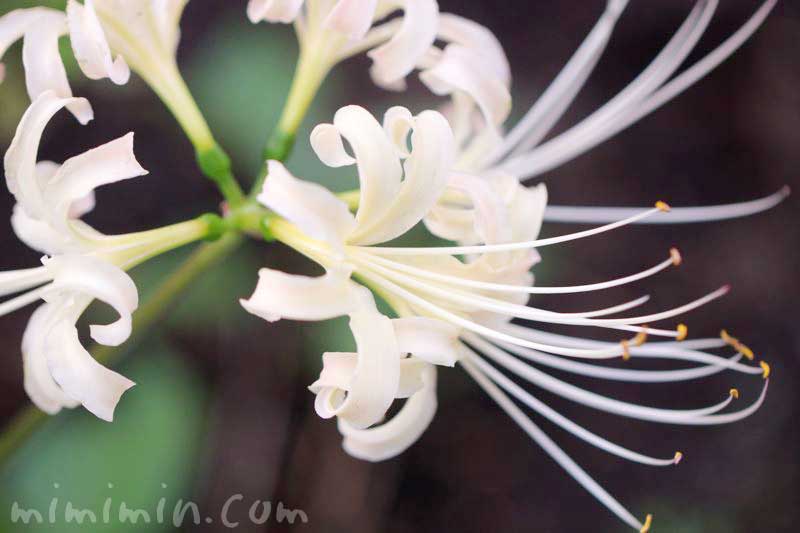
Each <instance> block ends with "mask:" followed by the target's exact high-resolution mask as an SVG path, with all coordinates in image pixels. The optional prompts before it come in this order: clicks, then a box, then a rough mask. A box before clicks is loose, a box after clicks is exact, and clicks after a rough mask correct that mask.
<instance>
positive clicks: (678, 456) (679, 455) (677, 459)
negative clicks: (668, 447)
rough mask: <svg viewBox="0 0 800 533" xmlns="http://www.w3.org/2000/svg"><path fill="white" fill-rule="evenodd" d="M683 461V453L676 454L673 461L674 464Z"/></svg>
mask: <svg viewBox="0 0 800 533" xmlns="http://www.w3.org/2000/svg"><path fill="white" fill-rule="evenodd" d="M681 461H683V453H681V452H675V459H674V460H673V462H674V463H675V464H678V463H680V462H681Z"/></svg>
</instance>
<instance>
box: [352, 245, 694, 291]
mask: <svg viewBox="0 0 800 533" xmlns="http://www.w3.org/2000/svg"><path fill="white" fill-rule="evenodd" d="M360 255H361V256H364V257H365V259H366V260H367V261H369V262H372V263H377V264H379V265H382V266H385V267H387V268H391V269H394V270H397V271H399V272H404V273H406V274H412V275H414V276H419V277H421V278H427V279H430V280H433V281H441V282H443V283H449V284H451V285H459V286H463V287H469V288H473V289H479V290H486V291H497V292H510V293H520V294H573V293H580V292H591V291H599V290H604V289H610V288H613V287H619V286H622V285H627V284H629V283H633V282H636V281H640V280H642V279H645V278H648V277H650V276H654V275H656V274H658V273H659V272H663V271H664V270H666V269H667V268H669V267H670V266H678V265H679V264H680V254H678V251H677V250H676V249H673V251H672V253H671V255H670V258H669V259H667V260H665V261H663V262H661V263H659V264H657V265H655V266H654V267H652V268H648V269H647V270H643V271H641V272H638V273H636V274H632V275H630V276H625V277H623V278H618V279H614V280H610V281H604V282H601V283H592V284H589V285H574V286H571V287H526V286H519V285H507V284H503V283H488V282H484V281H476V280H471V279H466V278H461V277H458V276H449V275H447V274H441V273H438V272H432V271H430V270H426V269H424V268H417V267H414V266H411V265H406V264H403V263H399V262H397V261H392V260H390V259H386V258H385V257H379V256H375V255H368V254H363V253H362V254H360Z"/></svg>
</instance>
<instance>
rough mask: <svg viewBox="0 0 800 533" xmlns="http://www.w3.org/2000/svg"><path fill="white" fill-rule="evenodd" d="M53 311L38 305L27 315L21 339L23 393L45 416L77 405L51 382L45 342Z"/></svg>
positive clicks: (48, 307)
mask: <svg viewBox="0 0 800 533" xmlns="http://www.w3.org/2000/svg"><path fill="white" fill-rule="evenodd" d="M53 311H54V307H53V306H52V305H51V304H47V303H45V304H42V305H41V306H39V307H38V308H37V309H36V310H35V311H34V312H33V314H32V315H31V318H30V320H29V321H28V326H27V327H26V328H25V333H24V334H23V336H22V366H23V372H24V374H25V392H26V393H27V394H28V397H30V399H31V401H32V402H33V403H34V404H35V405H36V407H38V408H39V409H41V410H42V411H44V412H45V413H47V414H49V415H54V414H56V413H58V412H59V411H61V409H63V408H65V407H66V408H68V409H72V408H74V407H77V406H78V405H79V402H77V401H75V400H74V399H72V398H70V397H69V396H67V395H66V393H64V391H63V390H61V387H59V386H58V384H57V383H56V382H55V380H53V376H52V375H51V373H50V368H49V367H48V366H47V358H46V355H45V350H44V347H45V339H46V335H47V334H48V333H49V329H50V322H51V321H52V317H53Z"/></svg>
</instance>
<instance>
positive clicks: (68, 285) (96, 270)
mask: <svg viewBox="0 0 800 533" xmlns="http://www.w3.org/2000/svg"><path fill="white" fill-rule="evenodd" d="M42 262H43V264H44V266H45V268H46V269H47V270H48V271H49V272H50V273H51V275H52V277H53V284H52V287H51V288H50V289H49V290H48V291H47V292H46V293H45V294H44V296H43V298H44V300H45V301H48V302H49V301H51V300H59V299H61V298H63V295H64V294H65V293H73V294H74V293H77V294H80V295H84V296H88V297H90V298H92V299H97V300H100V301H101V302H104V303H106V304H108V305H110V306H111V307H112V308H114V311H116V312H117V313H118V314H119V319H117V320H116V321H115V322H113V323H112V324H108V325H102V326H100V325H92V326H91V327H90V334H91V336H92V338H93V339H94V340H95V341H97V342H98V343H100V344H104V345H106V346H118V345H120V344H122V343H123V342H125V340H127V338H128V337H129V336H130V334H131V328H132V317H131V316H132V314H133V312H134V311H135V310H136V308H137V307H138V306H139V294H138V292H137V290H136V284H135V283H134V282H133V280H132V279H131V278H130V276H128V274H126V273H125V272H124V271H122V270H121V269H119V268H117V267H116V266H114V265H112V264H111V263H107V262H106V261H103V260H101V259H97V258H96V257H92V256H88V255H63V256H56V257H51V258H46V259H44V260H43V261H42Z"/></svg>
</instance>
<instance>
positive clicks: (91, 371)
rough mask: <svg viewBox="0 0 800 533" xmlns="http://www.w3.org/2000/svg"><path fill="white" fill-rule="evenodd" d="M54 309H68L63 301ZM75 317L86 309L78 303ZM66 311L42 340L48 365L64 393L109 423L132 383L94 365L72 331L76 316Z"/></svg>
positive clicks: (76, 333)
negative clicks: (63, 307) (43, 340)
mask: <svg viewBox="0 0 800 533" xmlns="http://www.w3.org/2000/svg"><path fill="white" fill-rule="evenodd" d="M53 305H58V306H62V305H64V306H67V307H69V304H65V303H64V302H63V301H62V302H60V303H57V302H56V301H54V302H53ZM74 306H77V307H78V309H79V311H78V313H77V314H78V315H79V314H80V313H81V312H82V311H83V309H84V308H85V306H80V305H78V304H77V303H75V304H73V307H74ZM73 311H74V310H73V309H67V310H66V312H65V313H64V315H65V316H64V317H63V318H61V320H58V321H57V322H56V323H55V325H53V326H52V327H51V328H50V331H49V332H48V334H47V336H46V339H45V355H46V359H47V365H48V368H49V369H50V372H51V374H52V376H53V380H54V381H55V382H56V383H57V384H58V386H59V387H60V388H61V390H63V391H64V393H65V394H66V395H67V396H68V397H70V398H72V399H74V400H77V401H79V402H80V403H81V404H83V406H84V407H85V408H86V409H87V410H88V411H90V412H91V413H93V414H94V415H95V416H97V417H98V418H100V419H102V420H105V421H108V422H111V421H112V420H113V419H114V411H115V410H116V407H117V404H118V403H119V400H120V398H121V397H122V395H123V394H124V393H125V391H127V390H128V389H130V388H131V387H133V386H134V385H135V383H134V382H133V381H131V380H129V379H128V378H126V377H124V376H122V375H120V374H117V373H116V372H113V371H111V370H109V369H107V368H105V367H104V366H103V365H101V364H100V363H98V362H97V361H95V359H94V358H93V357H92V356H91V354H90V353H89V352H88V351H86V349H85V348H84V347H83V346H82V345H81V342H80V339H79V337H78V330H77V328H75V320H77V316H76V314H74V312H73Z"/></svg>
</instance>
